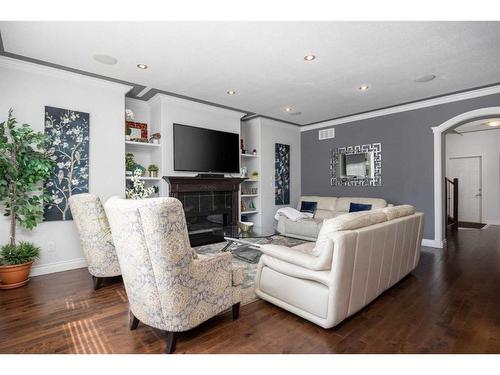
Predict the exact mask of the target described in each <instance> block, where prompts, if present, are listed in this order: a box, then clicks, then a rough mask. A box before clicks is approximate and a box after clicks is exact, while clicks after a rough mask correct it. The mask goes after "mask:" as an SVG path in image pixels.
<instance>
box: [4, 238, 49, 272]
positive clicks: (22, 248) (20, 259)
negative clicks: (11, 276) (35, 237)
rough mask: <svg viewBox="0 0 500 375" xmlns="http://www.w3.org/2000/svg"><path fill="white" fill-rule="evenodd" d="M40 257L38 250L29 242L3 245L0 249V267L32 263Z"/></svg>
mask: <svg viewBox="0 0 500 375" xmlns="http://www.w3.org/2000/svg"><path fill="white" fill-rule="evenodd" d="M39 257H40V248H39V247H37V246H35V245H34V244H32V243H31V242H24V241H21V242H19V244H18V245H11V244H9V245H4V246H2V247H1V248H0V265H9V266H10V265H14V264H23V263H27V262H32V261H34V260H36V259H38V258H39Z"/></svg>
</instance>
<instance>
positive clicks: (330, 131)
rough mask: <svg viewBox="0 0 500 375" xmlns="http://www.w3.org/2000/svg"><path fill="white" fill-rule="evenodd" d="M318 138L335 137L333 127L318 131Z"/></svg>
mask: <svg viewBox="0 0 500 375" xmlns="http://www.w3.org/2000/svg"><path fill="white" fill-rule="evenodd" d="M318 136H319V140H320V141H322V140H324V139H330V138H335V128H330V129H322V130H319V131H318Z"/></svg>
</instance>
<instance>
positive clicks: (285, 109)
mask: <svg viewBox="0 0 500 375" xmlns="http://www.w3.org/2000/svg"><path fill="white" fill-rule="evenodd" d="M283 111H285V112H292V111H293V108H291V107H285V108H283Z"/></svg>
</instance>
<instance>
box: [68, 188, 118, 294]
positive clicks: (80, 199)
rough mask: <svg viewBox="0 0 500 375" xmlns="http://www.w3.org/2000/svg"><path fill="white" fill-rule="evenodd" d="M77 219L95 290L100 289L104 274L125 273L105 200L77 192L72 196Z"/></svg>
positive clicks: (110, 275) (71, 199)
mask: <svg viewBox="0 0 500 375" xmlns="http://www.w3.org/2000/svg"><path fill="white" fill-rule="evenodd" d="M69 205H70V208H71V213H72V215H73V222H74V223H75V226H76V229H77V231H78V233H79V235H80V242H81V244H82V250H83V253H84V255H85V259H86V260H87V263H88V269H89V273H90V274H91V275H92V278H93V280H94V289H96V290H97V289H99V288H100V287H101V285H102V281H103V278H104V277H112V276H118V275H120V274H121V270H120V264H119V263H118V258H117V256H116V252H115V246H114V245H113V239H112V238H111V229H110V227H109V223H108V219H107V217H106V213H105V212H104V208H103V207H102V204H101V200H100V199H99V197H98V196H96V195H93V194H87V193H84V194H76V195H72V196H71V197H70V198H69Z"/></svg>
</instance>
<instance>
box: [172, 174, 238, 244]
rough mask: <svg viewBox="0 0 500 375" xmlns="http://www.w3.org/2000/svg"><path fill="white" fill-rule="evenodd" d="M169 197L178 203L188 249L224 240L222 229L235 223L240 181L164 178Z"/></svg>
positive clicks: (232, 179)
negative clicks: (180, 207) (187, 239)
mask: <svg viewBox="0 0 500 375" xmlns="http://www.w3.org/2000/svg"><path fill="white" fill-rule="evenodd" d="M163 178H164V179H165V180H166V181H167V182H168V183H169V185H170V196H171V197H174V198H177V199H179V200H180V201H181V203H182V206H183V208H184V213H185V215H186V222H187V227H188V232H189V240H190V242H191V246H199V245H203V244H209V243H214V242H221V241H224V231H223V228H224V227H225V226H229V225H236V223H237V221H238V211H239V201H238V192H239V185H240V183H241V182H242V181H243V180H244V179H243V178H213V177H212V178H207V177H173V176H167V177H163Z"/></svg>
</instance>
